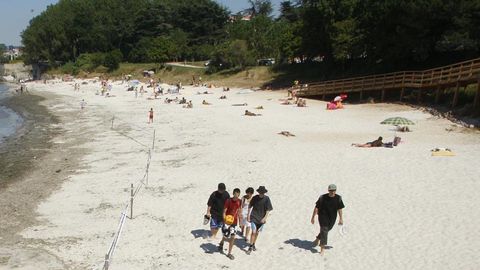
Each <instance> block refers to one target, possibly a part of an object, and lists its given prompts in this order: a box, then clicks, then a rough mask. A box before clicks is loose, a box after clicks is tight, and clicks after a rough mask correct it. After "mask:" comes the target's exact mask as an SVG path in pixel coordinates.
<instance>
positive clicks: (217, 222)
mask: <svg viewBox="0 0 480 270" xmlns="http://www.w3.org/2000/svg"><path fill="white" fill-rule="evenodd" d="M226 190H227V187H226V186H225V184H224V183H220V184H218V189H217V190H216V191H214V192H213V193H212V194H211V195H210V198H208V202H207V206H208V207H207V214H206V217H208V218H210V231H211V232H212V237H213V238H215V237H216V235H217V232H218V230H219V229H220V228H222V226H223V208H224V204H225V201H226V200H227V199H228V198H230V194H228V192H227V191H226Z"/></svg>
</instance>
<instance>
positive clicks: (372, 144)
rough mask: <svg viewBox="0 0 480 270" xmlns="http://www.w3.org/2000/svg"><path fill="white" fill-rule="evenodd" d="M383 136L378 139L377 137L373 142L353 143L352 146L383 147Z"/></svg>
mask: <svg viewBox="0 0 480 270" xmlns="http://www.w3.org/2000/svg"><path fill="white" fill-rule="evenodd" d="M382 140H383V138H382V137H381V136H380V137H378V139H376V140H375V141H373V142H367V143H363V144H362V143H352V146H356V147H381V146H383V142H382Z"/></svg>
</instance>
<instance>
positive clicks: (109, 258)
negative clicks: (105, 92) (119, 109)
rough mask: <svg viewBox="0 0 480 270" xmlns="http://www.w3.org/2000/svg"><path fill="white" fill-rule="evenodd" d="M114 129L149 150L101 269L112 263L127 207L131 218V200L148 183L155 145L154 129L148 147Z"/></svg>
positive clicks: (106, 268) (106, 269)
mask: <svg viewBox="0 0 480 270" xmlns="http://www.w3.org/2000/svg"><path fill="white" fill-rule="evenodd" d="M115 119H117V118H116V117H113V118H112V126H111V129H112V130H115V129H114V120H115ZM115 131H116V132H118V133H119V134H121V135H123V136H125V137H127V138H129V139H131V140H133V141H135V142H136V143H138V144H140V145H142V146H144V147H146V148H148V149H149V150H148V155H147V164H146V166H145V173H144V175H143V177H142V179H140V181H138V184H137V187H136V188H135V191H134V190H133V184H131V194H130V202H129V203H127V204H126V205H125V207H124V208H123V211H122V212H121V215H120V221H119V223H118V229H117V231H116V233H115V235H114V237H113V240H112V243H111V244H110V248H109V249H108V252H107V254H106V255H105V260H104V262H103V267H102V269H103V270H108V269H109V267H110V266H111V264H112V260H113V255H114V254H115V250H116V248H117V245H118V242H119V240H120V236H121V234H122V231H123V228H124V225H125V223H126V220H127V210H128V207H129V206H130V219H133V201H134V199H135V198H136V196H137V194H138V193H139V192H140V189H141V188H142V186H144V185H145V186H146V185H148V173H149V170H150V163H151V160H152V151H151V150H153V149H154V147H155V130H154V131H153V139H152V146H151V148H150V146H147V145H145V144H143V143H141V142H139V141H137V140H136V139H135V138H132V137H130V136H128V135H126V134H123V133H122V132H120V131H118V130H115Z"/></svg>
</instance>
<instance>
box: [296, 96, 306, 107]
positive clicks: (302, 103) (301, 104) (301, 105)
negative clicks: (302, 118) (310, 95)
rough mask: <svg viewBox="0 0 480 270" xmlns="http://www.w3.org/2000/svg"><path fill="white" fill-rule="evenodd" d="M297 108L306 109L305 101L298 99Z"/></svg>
mask: <svg viewBox="0 0 480 270" xmlns="http://www.w3.org/2000/svg"><path fill="white" fill-rule="evenodd" d="M297 107H307V101H306V100H305V99H303V98H299V99H298V102H297Z"/></svg>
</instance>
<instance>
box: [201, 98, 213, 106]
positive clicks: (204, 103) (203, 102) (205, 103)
mask: <svg viewBox="0 0 480 270" xmlns="http://www.w3.org/2000/svg"><path fill="white" fill-rule="evenodd" d="M202 104H203V105H212V104H211V103H208V102H206V101H205V99H204V100H203V101H202Z"/></svg>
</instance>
